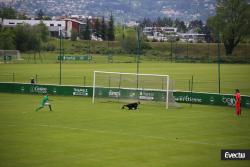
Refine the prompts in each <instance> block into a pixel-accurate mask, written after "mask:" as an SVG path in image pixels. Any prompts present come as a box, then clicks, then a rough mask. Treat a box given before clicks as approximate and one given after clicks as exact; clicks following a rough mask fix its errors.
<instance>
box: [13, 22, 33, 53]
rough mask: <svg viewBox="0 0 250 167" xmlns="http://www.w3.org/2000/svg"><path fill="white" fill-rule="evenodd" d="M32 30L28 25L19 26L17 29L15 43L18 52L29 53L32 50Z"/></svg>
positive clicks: (15, 30)
mask: <svg viewBox="0 0 250 167" xmlns="http://www.w3.org/2000/svg"><path fill="white" fill-rule="evenodd" d="M31 29H32V28H31V26H30V25H27V24H25V25H18V26H16V27H15V29H14V33H15V42H16V49H17V50H20V51H27V50H31V49H32V47H31V45H30V43H29V38H30V35H31Z"/></svg>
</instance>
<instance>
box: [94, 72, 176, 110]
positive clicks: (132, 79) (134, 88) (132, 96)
mask: <svg viewBox="0 0 250 167" xmlns="http://www.w3.org/2000/svg"><path fill="white" fill-rule="evenodd" d="M97 99H98V100H105V101H107V100H108V101H126V102H135V101H140V102H163V103H165V106H166V108H169V107H171V106H173V107H179V104H178V103H176V102H175V99H174V96H173V87H172V84H171V81H170V79H169V76H168V75H158V74H137V73H121V72H105V71H94V78H93V99H92V102H93V103H94V102H95V101H96V100H97Z"/></svg>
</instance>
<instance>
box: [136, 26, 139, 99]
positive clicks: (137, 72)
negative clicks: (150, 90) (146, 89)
mask: <svg viewBox="0 0 250 167" xmlns="http://www.w3.org/2000/svg"><path fill="white" fill-rule="evenodd" d="M139 61H140V29H139V25H138V26H137V56H136V74H137V75H136V88H137V96H138V100H139V90H138V89H139V75H138V74H139V63H140V62H139Z"/></svg>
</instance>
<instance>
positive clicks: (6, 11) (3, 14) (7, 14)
mask: <svg viewBox="0 0 250 167" xmlns="http://www.w3.org/2000/svg"><path fill="white" fill-rule="evenodd" d="M0 18H3V19H16V18H17V12H16V10H15V9H12V8H10V7H5V8H0Z"/></svg>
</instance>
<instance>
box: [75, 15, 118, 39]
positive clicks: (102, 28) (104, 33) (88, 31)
mask: <svg viewBox="0 0 250 167" xmlns="http://www.w3.org/2000/svg"><path fill="white" fill-rule="evenodd" d="M78 36H79V37H80V39H84V40H91V38H92V37H95V38H97V40H103V41H106V40H107V41H114V40H115V26H114V17H113V15H112V14H111V15H110V18H109V20H108V21H106V20H105V17H104V16H103V17H102V18H101V19H99V18H96V19H88V18H87V19H86V26H85V27H84V28H82V31H80V33H79V34H78V32H77V31H75V30H72V32H71V40H72V41H75V40H76V39H77V37H78Z"/></svg>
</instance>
